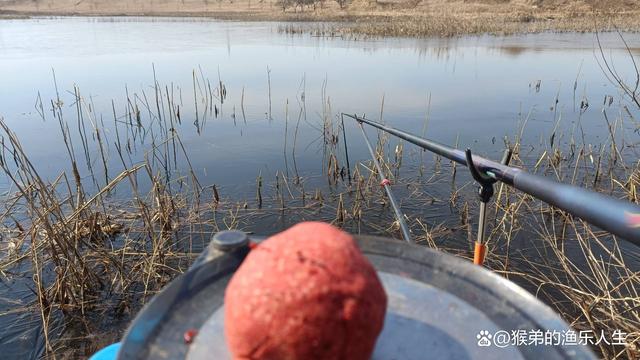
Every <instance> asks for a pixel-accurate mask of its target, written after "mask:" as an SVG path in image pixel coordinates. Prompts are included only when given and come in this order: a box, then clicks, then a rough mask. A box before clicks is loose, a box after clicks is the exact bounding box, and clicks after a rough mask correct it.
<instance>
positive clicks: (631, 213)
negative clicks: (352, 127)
mask: <svg viewBox="0 0 640 360" xmlns="http://www.w3.org/2000/svg"><path fill="white" fill-rule="evenodd" d="M344 115H345V116H347V117H350V118H352V119H354V120H356V121H358V122H359V123H361V124H362V123H365V124H368V125H371V126H373V127H375V128H377V129H380V130H382V131H385V132H387V133H389V134H392V135H395V136H397V137H399V138H401V139H403V140H406V141H408V142H410V143H412V144H415V145H418V146H419V147H421V148H423V149H425V150H429V151H431V152H433V153H435V154H438V155H440V156H442V157H445V158H447V159H449V160H451V161H455V162H456V163H458V164H461V165H464V166H467V167H468V168H469V170H470V171H471V172H472V175H473V176H474V179H476V180H477V181H479V182H481V184H482V181H485V183H490V182H491V181H501V182H503V183H505V184H507V185H510V186H513V187H514V188H516V189H518V190H520V191H522V192H524V193H527V194H529V195H531V196H533V197H535V198H537V199H540V200H542V201H544V202H546V203H547V204H550V205H553V206H555V207H557V208H559V209H562V210H564V211H566V212H568V213H570V214H572V215H574V216H577V217H579V218H581V219H583V220H585V221H586V222H588V223H591V224H593V225H595V226H597V227H599V228H601V229H603V230H606V231H608V232H610V233H611V234H613V235H616V236H619V237H621V238H623V239H625V240H627V241H629V242H631V243H633V244H635V245H638V246H640V206H638V205H637V204H634V203H631V202H628V201H623V200H619V199H615V198H612V197H609V196H606V195H603V194H599V193H597V192H594V191H590V190H587V189H584V188H581V187H578V186H574V185H568V184H564V183H560V182H557V181H555V180H551V179H549V178H546V177H544V176H540V175H534V174H531V173H528V172H526V171H525V170H523V169H519V168H515V167H511V166H507V165H503V164H500V163H498V162H495V161H491V160H487V159H485V158H483V157H480V156H477V155H472V154H471V151H470V150H467V151H466V152H465V151H461V150H458V149H454V148H451V147H449V146H446V145H443V144H440V143H438V142H435V141H432V140H428V139H424V138H421V137H418V136H415V135H412V134H410V133H407V132H404V131H402V130H398V129H395V128H393V127H390V126H386V125H384V124H380V123H378V122H375V121H371V120H368V119H365V118H364V117H360V116H357V115H349V114H344ZM483 186H484V185H483Z"/></svg>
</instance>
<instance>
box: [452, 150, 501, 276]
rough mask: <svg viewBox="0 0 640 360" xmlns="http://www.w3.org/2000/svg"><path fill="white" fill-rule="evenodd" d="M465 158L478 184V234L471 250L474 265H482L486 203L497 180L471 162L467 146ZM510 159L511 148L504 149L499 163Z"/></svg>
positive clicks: (484, 247)
mask: <svg viewBox="0 0 640 360" xmlns="http://www.w3.org/2000/svg"><path fill="white" fill-rule="evenodd" d="M464 154H465V158H466V160H467V167H468V168H469V172H471V176H472V177H473V179H474V180H475V181H476V182H477V183H478V184H479V185H480V187H479V188H478V196H479V197H480V214H479V221H478V236H477V238H476V243H475V247H474V251H473V263H474V264H476V265H482V264H483V263H484V258H485V255H486V252H487V248H486V244H485V242H486V229H487V203H488V202H489V201H490V200H491V198H492V197H493V194H494V190H493V184H495V183H496V182H497V181H498V180H497V179H496V178H495V177H493V176H491V175H489V174H486V173H483V172H482V171H480V170H479V169H478V168H477V167H476V165H475V163H474V162H473V155H472V153H471V149H469V148H467V150H466V151H465V152H464ZM510 160H511V149H506V150H505V152H504V154H503V156H502V160H501V161H500V163H501V164H502V165H505V166H506V165H508V164H509V161H510Z"/></svg>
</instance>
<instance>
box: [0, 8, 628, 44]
mask: <svg viewBox="0 0 640 360" xmlns="http://www.w3.org/2000/svg"><path fill="white" fill-rule="evenodd" d="M283 1H284V2H283ZM305 3H307V4H308V5H305V6H304V7H303V6H300V5H298V4H299V3H297V2H296V1H293V0H286V1H285V0H239V1H238V0H235V1H234V0H229V1H227V0H219V1H213V0H211V1H207V0H205V1H202V0H184V1H182V0H180V1H178V0H156V1H153V2H150V1H148V0H142V1H125V0H113V1H106V0H85V1H79V2H78V1H76V0H36V1H30V0H4V1H0V15H2V14H4V16H5V17H7V16H28V15H96V16H112V15H124V16H127V15H132V16H138V15H140V16H194V17H211V18H217V19H228V20H245V21H254V20H258V21H265V20H266V21H292V22H295V21H305V22H329V23H330V24H323V25H319V26H312V27H308V26H301V25H289V26H286V27H285V28H284V29H286V31H288V32H309V31H311V32H314V33H316V34H320V33H327V34H332V35H353V34H356V35H366V36H415V37H423V36H455V35H464V34H478V33H489V34H513V33H529V32H541V31H594V30H599V31H608V30H612V29H613V28H614V27H617V28H619V29H620V30H624V31H638V30H640V2H638V1H635V0H627V1H611V0H608V1H556V0H539V1H525V0H521V1H520V0H514V1H495V0H485V1H480V0H477V1H445V0H422V1H420V0H377V1H370V0H354V1H350V2H346V3H345V6H344V7H341V6H340V5H339V3H338V2H336V1H330V0H322V1H321V0H318V1H316V2H305Z"/></svg>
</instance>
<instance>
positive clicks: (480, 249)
mask: <svg viewBox="0 0 640 360" xmlns="http://www.w3.org/2000/svg"><path fill="white" fill-rule="evenodd" d="M486 253H487V247H486V246H485V245H484V244H481V243H479V242H477V241H476V246H475V249H474V251H473V263H474V264H476V265H482V264H484V256H485V254H486Z"/></svg>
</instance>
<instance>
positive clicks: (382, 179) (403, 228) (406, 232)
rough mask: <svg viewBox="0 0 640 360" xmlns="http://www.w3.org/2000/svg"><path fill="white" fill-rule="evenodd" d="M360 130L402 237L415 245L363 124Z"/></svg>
mask: <svg viewBox="0 0 640 360" xmlns="http://www.w3.org/2000/svg"><path fill="white" fill-rule="evenodd" d="M359 125H360V130H362V136H363V137H364V141H365V142H366V143H367V147H368V148H369V153H371V158H372V159H373V164H374V165H375V167H376V169H377V170H378V176H380V186H382V187H384V190H385V191H386V192H387V198H388V199H389V203H390V204H391V208H392V209H393V211H394V212H395V214H396V219H397V220H398V225H400V231H401V232H402V237H403V238H404V240H405V241H406V242H408V243H410V244H413V243H414V242H413V240H411V232H410V231H409V227H408V226H407V223H406V222H405V221H404V215H403V214H402V211H400V206H398V202H397V201H396V198H395V196H393V192H391V182H390V181H389V179H387V178H385V177H384V173H383V172H382V167H381V166H380V162H379V161H378V159H377V158H376V153H375V152H374V151H373V147H371V143H370V142H369V138H368V137H367V133H366V132H365V131H364V127H363V126H362V123H359Z"/></svg>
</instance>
